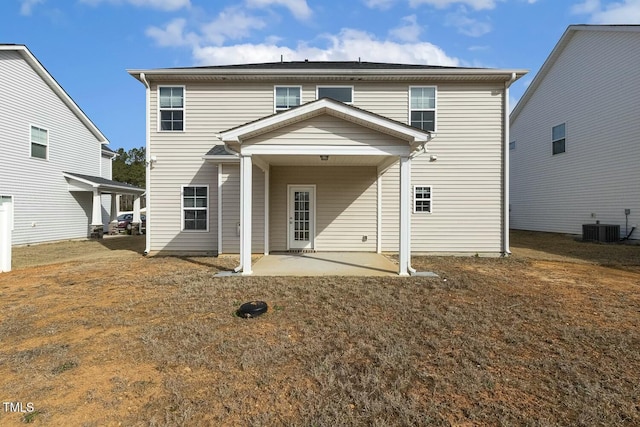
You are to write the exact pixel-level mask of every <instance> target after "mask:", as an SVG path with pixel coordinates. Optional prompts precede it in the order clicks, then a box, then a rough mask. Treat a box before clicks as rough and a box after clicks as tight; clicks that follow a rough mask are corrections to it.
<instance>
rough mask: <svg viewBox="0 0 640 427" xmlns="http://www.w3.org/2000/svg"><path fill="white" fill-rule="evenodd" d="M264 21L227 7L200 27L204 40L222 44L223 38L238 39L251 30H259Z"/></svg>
mask: <svg viewBox="0 0 640 427" xmlns="http://www.w3.org/2000/svg"><path fill="white" fill-rule="evenodd" d="M265 26H266V23H265V22H264V21H263V20H262V19H260V18H257V17H254V16H250V15H247V14H246V13H245V12H244V11H242V10H240V9H235V8H234V9H227V10H223V11H222V12H220V14H219V15H218V17H217V18H216V19H214V20H213V21H211V22H210V23H208V24H206V25H204V26H203V27H202V34H203V36H204V41H205V42H212V43H215V44H217V45H222V44H223V43H224V42H225V40H228V39H231V40H239V39H242V38H245V37H248V36H249V35H250V33H251V30H259V29H262V28H264V27H265Z"/></svg>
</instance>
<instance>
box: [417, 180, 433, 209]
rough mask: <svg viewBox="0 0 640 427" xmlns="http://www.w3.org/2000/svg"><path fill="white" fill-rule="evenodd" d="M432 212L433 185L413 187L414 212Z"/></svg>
mask: <svg viewBox="0 0 640 427" xmlns="http://www.w3.org/2000/svg"><path fill="white" fill-rule="evenodd" d="M420 212H425V213H431V187H430V186H419V185H415V186H414V187H413V213H420Z"/></svg>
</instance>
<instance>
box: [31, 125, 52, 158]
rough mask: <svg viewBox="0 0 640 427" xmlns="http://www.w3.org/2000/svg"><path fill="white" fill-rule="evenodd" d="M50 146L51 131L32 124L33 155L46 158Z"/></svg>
mask: <svg viewBox="0 0 640 427" xmlns="http://www.w3.org/2000/svg"><path fill="white" fill-rule="evenodd" d="M48 148H49V131H48V130H46V129H43V128H39V127H37V126H31V157H35V158H37V159H46V158H47V151H48Z"/></svg>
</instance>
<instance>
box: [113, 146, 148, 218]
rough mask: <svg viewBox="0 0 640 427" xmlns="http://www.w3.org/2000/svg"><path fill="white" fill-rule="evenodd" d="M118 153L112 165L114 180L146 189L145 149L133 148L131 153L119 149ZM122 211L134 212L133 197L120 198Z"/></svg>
mask: <svg viewBox="0 0 640 427" xmlns="http://www.w3.org/2000/svg"><path fill="white" fill-rule="evenodd" d="M116 153H118V155H117V156H116V158H115V160H114V161H113V163H112V164H111V166H112V168H111V176H112V177H113V180H114V181H119V182H126V183H127V184H131V185H135V186H136V187H140V188H145V186H146V168H145V161H146V153H145V147H140V148H132V149H130V150H129V151H125V150H124V148H118V150H117V151H116ZM141 207H144V206H141ZM120 210H121V211H131V210H133V196H128V195H126V194H124V195H122V197H121V198H120Z"/></svg>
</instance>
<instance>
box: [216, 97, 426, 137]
mask: <svg viewBox="0 0 640 427" xmlns="http://www.w3.org/2000/svg"><path fill="white" fill-rule="evenodd" d="M314 113H317V114H324V113H326V114H331V113H338V114H342V115H344V116H347V117H351V118H353V119H357V120H361V121H364V122H368V123H371V124H374V125H376V126H380V127H383V128H387V129H389V130H392V131H394V132H397V133H399V134H402V135H404V136H406V137H407V139H408V140H410V141H411V142H412V143H422V142H427V141H429V139H430V133H429V132H425V131H422V130H419V129H415V128H411V127H409V126H405V125H402V124H400V123H396V122H394V121H392V120H390V119H386V118H384V117H380V116H376V115H374V114H370V113H368V112H366V111H364V110H359V109H356V108H354V107H350V106H348V105H345V104H342V103H339V102H335V101H331V100H330V99H326V98H324V99H320V100H318V101H314V102H310V103H308V104H303V105H302V106H300V107H296V108H294V109H291V110H288V111H283V112H282V113H278V114H275V115H273V116H270V117H267V118H265V119H262V120H258V121H256V122H252V123H247V124H245V125H242V126H239V127H237V128H235V129H232V130H229V131H226V132H221V133H220V134H219V137H220V140H221V141H223V142H225V143H227V142H240V141H241V140H242V137H243V136H245V135H247V134H250V133H255V132H258V133H259V132H260V131H261V130H264V131H268V130H271V128H272V127H273V126H277V125H278V124H280V123H282V124H283V125H287V124H289V123H292V122H295V121H296V120H295V119H297V118H302V117H304V116H306V115H308V114H314ZM301 120H303V119H301ZM344 120H348V119H346V118H345V119H344Z"/></svg>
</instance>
